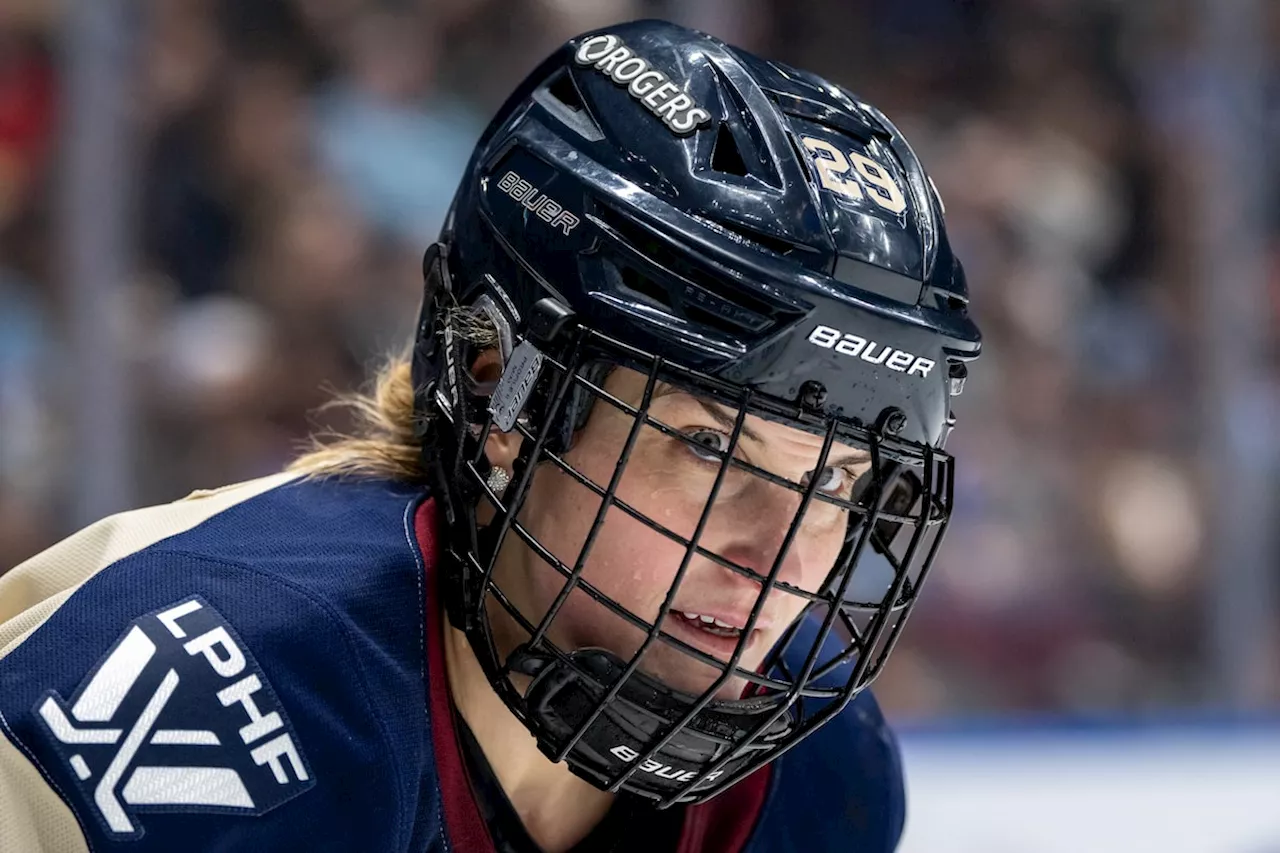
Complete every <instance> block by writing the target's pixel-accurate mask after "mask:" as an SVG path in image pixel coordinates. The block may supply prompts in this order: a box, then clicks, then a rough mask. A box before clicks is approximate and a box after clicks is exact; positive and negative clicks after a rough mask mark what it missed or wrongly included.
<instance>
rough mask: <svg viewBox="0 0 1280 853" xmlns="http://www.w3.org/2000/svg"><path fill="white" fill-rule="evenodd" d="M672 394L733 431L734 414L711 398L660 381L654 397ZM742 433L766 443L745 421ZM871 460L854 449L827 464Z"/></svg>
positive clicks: (833, 464)
mask: <svg viewBox="0 0 1280 853" xmlns="http://www.w3.org/2000/svg"><path fill="white" fill-rule="evenodd" d="M671 394H683V395H685V396H686V397H688V398H689V399H691V400H693V401H694V402H696V403H697V404H698V405H699V406H701V407H702V408H703V409H705V410H706V413H707V415H708V416H709V417H710V418H711V419H712V420H713V421H715V422H716V423H717V424H719V425H720V426H722V427H724V429H725V431H726V432H730V433H731V432H733V427H734V425H735V423H736V420H735V419H734V418H733V417H732V416H730V415H729V413H728V412H726V411H724V410H723V409H721V408H720V407H719V406H718V405H716V404H715V403H713V402H711V401H710V400H707V399H704V398H702V397H698V396H696V395H694V394H690V393H689V392H688V391H685V390H684V389H682V388H678V387H676V386H674V385H668V384H667V383H665V382H659V383H658V386H657V388H656V389H654V392H653V399H655V400H656V399H658V398H659V397H666V396H668V395H671ZM742 434H743V435H744V436H746V437H747V438H749V439H750V440H752V441H754V442H757V443H759V444H764V443H765V442H764V440H763V439H762V438H760V435H759V434H758V433H757V432H756V431H755V430H753V429H752V428H751V427H749V426H747V425H746V424H745V423H744V424H743V425H742ZM870 461H871V454H870V453H868V452H867V451H865V450H857V451H854V452H853V453H847V454H845V455H844V456H839V457H836V458H835V459H828V460H827V466H828V467H830V468H844V467H846V466H848V465H863V464H866V463H867V462H870Z"/></svg>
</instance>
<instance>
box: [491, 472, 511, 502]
mask: <svg viewBox="0 0 1280 853" xmlns="http://www.w3.org/2000/svg"><path fill="white" fill-rule="evenodd" d="M486 482H487V483H488V485H489V489H490V491H492V492H493V493H494V494H495V495H501V494H503V493H504V492H506V490H507V484H509V483H510V482H511V475H510V474H508V473H507V469H506V468H501V467H499V466H497V465H494V466H493V467H492V468H490V469H489V479H488V480H487V481H486Z"/></svg>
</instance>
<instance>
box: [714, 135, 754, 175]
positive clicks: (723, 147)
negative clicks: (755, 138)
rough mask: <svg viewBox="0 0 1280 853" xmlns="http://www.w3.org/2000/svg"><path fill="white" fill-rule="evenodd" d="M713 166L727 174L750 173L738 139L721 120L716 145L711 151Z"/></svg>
mask: <svg viewBox="0 0 1280 853" xmlns="http://www.w3.org/2000/svg"><path fill="white" fill-rule="evenodd" d="M711 168H712V169H714V170H715V171H717V172H722V173H724V174H726V175H737V176H738V177H742V178H745V177H746V176H747V175H748V172H747V164H746V161H744V160H743V159H742V151H740V150H739V149H738V141H737V140H736V139H734V138H733V131H731V130H729V125H727V124H725V123H724V122H721V124H720V131H719V132H718V133H717V134H716V145H715V148H714V149H713V150H712V152H711Z"/></svg>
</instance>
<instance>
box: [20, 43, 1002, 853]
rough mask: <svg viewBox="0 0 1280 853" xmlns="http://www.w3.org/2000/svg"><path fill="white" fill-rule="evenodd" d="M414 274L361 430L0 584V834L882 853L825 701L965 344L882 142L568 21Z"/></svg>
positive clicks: (745, 68) (779, 82)
mask: <svg viewBox="0 0 1280 853" xmlns="http://www.w3.org/2000/svg"><path fill="white" fill-rule="evenodd" d="M423 156H430V152H423ZM424 273H425V276H424V277H425V292H424V299H423V307H422V314H421V322H420V325H419V327H418V333H417V339H416V342H415V344H414V347H413V351H412V355H411V357H406V358H405V359H402V360H397V361H394V362H392V363H391V364H390V365H389V366H388V367H387V368H386V370H385V371H384V372H383V374H382V375H381V376H380V378H379V379H378V382H377V385H376V390H375V392H374V394H373V395H372V396H371V397H369V398H367V399H364V400H359V401H357V405H358V407H359V408H360V410H361V411H362V412H363V413H364V415H365V420H366V423H365V427H364V428H363V431H361V432H360V433H358V434H356V435H352V436H350V437H347V438H344V439H341V440H338V441H336V442H331V443H329V444H327V445H325V446H323V447H320V448H318V449H317V450H315V451H314V452H312V453H310V454H308V455H306V456H304V457H302V458H301V459H299V460H298V461H297V462H296V464H295V465H294V466H293V467H292V469H291V470H289V471H287V472H285V473H282V474H279V475H276V476H272V477H268V478H266V479H262V480H258V481H255V482H250V483H245V484H241V485H236V486H230V487H227V488H224V489H220V490H216V491H211V492H199V493H196V494H194V495H192V496H190V497H188V498H187V499H185V500H182V501H178V502H177V503H174V504H171V505H168V506H161V507H154V508H150V509H142V510H137V511H135V512H130V513H125V514H123V515H119V516H115V517H112V518H108V519H106V520H104V521H101V522H99V523H98V524H95V525H93V526H92V527H90V528H88V529H86V530H84V531H82V532H81V533H79V534H77V535H75V536H73V537H71V538H70V539H68V540H66V541H64V542H62V543H61V544H59V545H56V546H54V547H53V548H51V549H50V550H49V551H47V552H45V553H43V554H41V555H39V556H37V557H35V558H33V559H32V560H30V561H28V562H27V563H24V564H23V565H20V566H18V567H17V568H15V569H13V570H12V571H10V572H9V573H8V574H6V575H4V576H3V577H2V578H0V729H3V736H2V737H0V849H2V850H4V851H6V853H7V851H14V853H19V851H20V852H21V853H35V851H46V852H47V853H68V851H88V850H92V851H98V853H105V851H137V853H143V851H185V853H204V852H205V851H209V853H212V851H231V850H236V851H255V853H257V852H258V851H264V853H265V851H284V850H290V851H292V850H298V851H356V850H359V851H414V853H419V851H455V850H456V851H492V850H497V851H537V850H542V851H565V850H574V851H606V850H612V851H624V850H633V851H634V850H644V851H719V853H728V851H786V850H796V851H800V850H803V851H806V853H814V851H818V850H830V851H837V850H839V851H848V850H857V851H868V853H870V851H888V850H891V849H893V847H894V846H895V845H896V843H897V839H898V837H899V834H900V831H901V828H902V823H903V815H904V803H903V787H902V778H901V774H900V769H899V765H898V759H897V754H896V748H895V745H894V741H893V738H892V736H891V734H890V733H889V731H888V730H887V729H886V727H885V724H884V721H883V719H882V718H881V715H880V713H879V711H878V709H877V707H876V704H875V702H874V700H873V699H872V697H871V694H870V692H869V691H867V690H865V688H866V687H867V685H868V684H869V683H870V682H871V681H872V679H874V678H875V676H876V675H877V674H878V673H879V671H880V669H881V667H882V666H883V665H884V662H885V657H886V655H887V654H888V652H889V650H890V649H891V648H892V646H893V644H894V641H895V639H896V638H897V636H898V633H899V631H900V630H901V629H902V626H903V621H904V619H905V617H906V615H907V613H908V612H909V611H910V609H911V607H912V605H913V604H914V602H915V600H916V596H917V594H918V592H919V589H920V586H921V583H922V582H923V581H924V578H925V574H926V572H927V571H928V568H929V565H930V563H931V562H932V560H933V557H934V554H935V553H936V550H937V547H938V543H939V541H940V538H941V535H942V533H943V530H944V528H945V526H946V523H947V520H948V518H949V517H950V514H951V509H952V483H953V460H952V458H951V457H950V456H948V455H947V454H946V453H945V452H944V451H943V450H942V447H943V443H944V441H945V439H946V437H947V433H948V432H949V430H950V429H951V427H952V424H953V422H954V421H953V417H952V415H951V397H953V396H954V395H956V394H958V393H960V391H961V388H962V386H963V381H964V377H965V373H966V362H967V361H969V360H971V359H972V358H974V357H975V356H976V355H977V353H978V350H979V334H978V331H977V329H976V327H975V326H974V324H973V323H972V321H971V320H970V318H969V316H968V314H967V311H966V301H967V294H966V287H965V282H964V276H963V274H962V272H961V268H960V265H959V263H958V262H957V261H956V259H955V258H954V257H953V255H952V252H951V249H950V247H949V244H948V242H947V237H946V232H945V231H944V229H943V222H942V203H941V201H940V200H939V199H938V197H937V194H936V192H935V190H934V189H933V187H932V184H931V183H930V181H929V179H928V178H927V177H926V175H925V173H924V171H923V170H922V168H921V166H920V164H919V162H918V161H917V159H916V157H915V155H914V154H913V153H912V151H911V149H910V148H909V147H908V146H907V143H906V141H905V140H904V139H903V138H902V136H901V134H900V133H899V132H898V131H897V130H896V129H895V128H894V127H893V125H891V124H890V123H889V122H888V120H887V119H885V117H884V116H883V115H882V114H881V113H880V112H878V111H877V110H876V109H875V108H873V107H871V106H870V105H868V104H866V103H865V102H863V101H861V100H859V99H858V98H856V97H855V96H853V95H852V94H850V93H849V92H847V91H845V90H844V89H842V88H840V87H839V86H836V85H834V84H832V83H830V82H828V81H825V80H823V79H820V78H818V77H816V76H814V75H812V74H808V73H805V72H802V71H798V70H795V69H793V68H789V67H786V66H783V65H780V64H777V63H773V62H768V61H765V60H762V59H759V58H757V57H755V56H752V55H751V54H749V53H746V52H745V51H742V50H738V49H735V48H732V47H730V46H728V45H725V44H723V43H721V42H719V41H717V40H715V39H713V38H711V37H708V36H705V35H702V34H699V33H695V32H692V31H689V30H686V29H683V28H680V27H676V26H673V25H670V24H666V23H660V22H639V23H631V24H626V25H619V26H617V27H613V28H610V29H608V30H605V31H601V32H597V33H590V34H587V35H584V36H581V37H579V38H576V39H574V40H572V41H571V42H570V43H568V44H567V45H566V46H565V47H564V48H563V49H561V50H560V51H558V52H557V53H556V54H555V55H553V56H552V57H551V58H550V59H548V60H547V61H546V62H545V63H544V64H543V65H542V66H540V67H539V68H538V69H536V70H535V71H534V72H533V73H532V75H531V76H530V77H529V78H528V79H527V80H526V81H525V82H524V83H523V84H522V85H521V86H520V87H519V88H518V89H517V90H516V92H515V93H514V94H513V95H512V96H511V98H510V99H509V100H508V101H507V103H506V104H505V105H504V106H503V107H502V109H501V110H500V111H499V112H498V114H497V116H496V117H495V118H494V119H493V121H492V123H491V124H490V126H489V127H488V129H487V130H486V132H485V134H484V136H483V137H482V139H481V141H480V142H479V144H478V145H477V147H476V151H475V154H474V156H473V158H472V160H471V162H470V165H469V167H468V169H467V172H466V174H465V175H464V176H463V179H462V183H461V186H460V188H459V190H458V193H457V196H456V197H455V200H454V205H453V209H452V212H451V215H450V217H449V220H448V222H447V224H446V227H445V229H444V231H443V233H442V235H441V237H440V240H439V242H437V243H436V244H435V245H433V246H431V248H430V249H428V251H427V253H426V257H425V263H424Z"/></svg>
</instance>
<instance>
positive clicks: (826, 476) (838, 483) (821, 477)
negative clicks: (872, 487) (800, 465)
mask: <svg viewBox="0 0 1280 853" xmlns="http://www.w3.org/2000/svg"><path fill="white" fill-rule="evenodd" d="M812 474H813V472H812V471H810V472H809V473H808V474H805V477H804V484H805V485H806V486H807V485H809V478H810V476H811V475H812ZM851 479H852V475H851V474H850V473H849V472H848V471H846V470H845V469H843V468H831V467H828V468H823V469H822V470H821V471H819V472H818V491H820V492H826V493H827V494H829V495H835V494H839V493H840V492H842V491H844V487H845V484H846V483H848V482H849V480H851Z"/></svg>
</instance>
